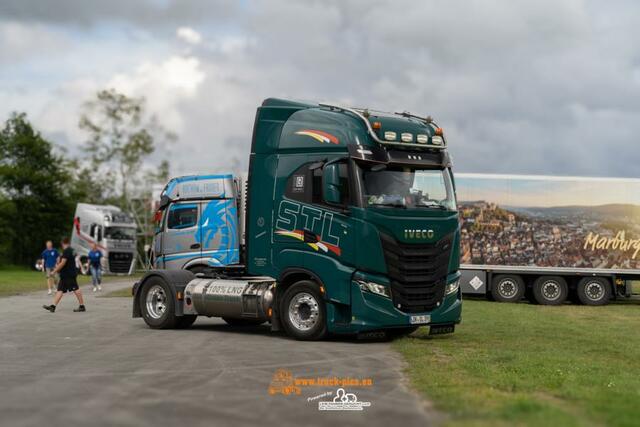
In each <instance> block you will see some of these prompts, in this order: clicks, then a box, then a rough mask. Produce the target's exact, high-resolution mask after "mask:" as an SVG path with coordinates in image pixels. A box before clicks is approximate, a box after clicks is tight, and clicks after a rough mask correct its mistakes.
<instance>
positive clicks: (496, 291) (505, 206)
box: [456, 173, 640, 305]
mask: <svg viewBox="0 0 640 427" xmlns="http://www.w3.org/2000/svg"><path fill="white" fill-rule="evenodd" d="M456 192H457V196H458V208H459V213H460V222H461V241H460V256H461V272H462V280H461V284H460V287H461V289H462V292H463V293H465V294H468V295H469V294H475V295H487V296H489V297H491V298H493V299H495V300H497V301H503V302H515V301H519V300H521V299H523V298H524V297H527V298H528V299H529V300H530V301H532V302H536V303H539V304H547V305H557V304H562V303H564V302H565V301H567V300H572V301H574V302H578V303H582V304H587V305H603V304H607V303H608V302H609V301H610V300H612V299H615V298H621V297H630V296H631V295H632V282H634V281H638V280H640V179H626V178H584V177H559V176H530V175H527V176H525V175H487V174H464V173H460V174H457V175H456Z"/></svg>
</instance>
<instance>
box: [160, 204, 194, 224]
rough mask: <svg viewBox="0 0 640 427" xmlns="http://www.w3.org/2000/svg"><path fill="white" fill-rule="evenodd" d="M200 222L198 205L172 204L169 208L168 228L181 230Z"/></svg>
mask: <svg viewBox="0 0 640 427" xmlns="http://www.w3.org/2000/svg"><path fill="white" fill-rule="evenodd" d="M197 222H198V205H196V204H188V205H172V206H171V208H169V215H168V219H167V228H168V229H171V230H179V229H182V228H189V227H194V226H195V225H196V223H197Z"/></svg>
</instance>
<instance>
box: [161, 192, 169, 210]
mask: <svg viewBox="0 0 640 427" xmlns="http://www.w3.org/2000/svg"><path fill="white" fill-rule="evenodd" d="M169 203H171V199H170V198H169V196H167V195H166V194H163V195H162V197H160V206H159V207H158V209H160V210H162V209H164V208H166V207H167V206H169Z"/></svg>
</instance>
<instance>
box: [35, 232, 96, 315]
mask: <svg viewBox="0 0 640 427" xmlns="http://www.w3.org/2000/svg"><path fill="white" fill-rule="evenodd" d="M53 273H54V274H55V273H59V274H60V281H59V282H58V290H57V292H56V294H55V296H54V297H53V304H51V305H43V306H42V307H43V308H44V309H45V310H49V311H50V312H52V313H53V312H55V311H56V306H57V305H58V303H59V302H60V300H61V299H62V295H63V294H65V293H67V292H73V293H74V294H75V295H76V298H78V304H80V306H79V307H78V308H76V309H74V310H73V311H75V312H81V311H87V309H86V308H85V307H84V300H83V298H82V292H81V291H80V288H79V287H78V281H77V280H76V278H77V276H78V270H77V268H76V256H75V253H74V251H73V248H72V247H71V246H69V238H68V237H65V238H64V239H62V256H61V257H60V260H59V261H58V264H57V265H56V267H55V268H54V269H53Z"/></svg>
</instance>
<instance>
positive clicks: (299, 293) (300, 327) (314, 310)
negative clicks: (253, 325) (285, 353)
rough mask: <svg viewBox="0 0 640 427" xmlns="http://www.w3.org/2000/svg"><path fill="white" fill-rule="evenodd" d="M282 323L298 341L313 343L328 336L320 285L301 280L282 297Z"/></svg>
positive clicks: (288, 332)
mask: <svg viewBox="0 0 640 427" xmlns="http://www.w3.org/2000/svg"><path fill="white" fill-rule="evenodd" d="M280 313H281V315H280V316H281V321H282V326H283V327H284V330H285V331H286V332H287V334H288V335H289V336H291V337H293V338H295V339H297V340H303V341H312V340H319V339H322V338H324V337H325V336H326V335H327V322H326V317H327V315H326V307H325V304H324V300H323V299H322V295H321V294H320V291H319V289H318V285H317V284H315V283H314V282H312V281H310V280H301V281H299V282H296V283H294V284H293V285H291V286H290V287H289V288H288V289H287V290H286V291H285V293H284V295H283V296H282V303H281V305H280Z"/></svg>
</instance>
